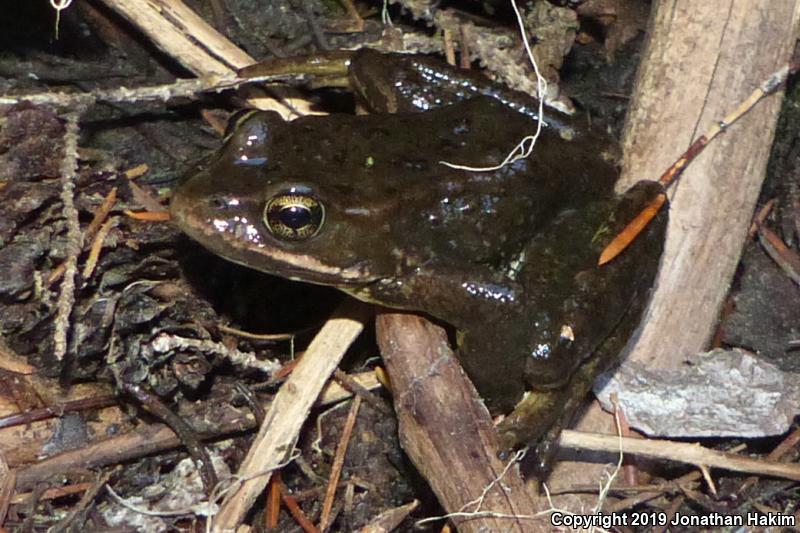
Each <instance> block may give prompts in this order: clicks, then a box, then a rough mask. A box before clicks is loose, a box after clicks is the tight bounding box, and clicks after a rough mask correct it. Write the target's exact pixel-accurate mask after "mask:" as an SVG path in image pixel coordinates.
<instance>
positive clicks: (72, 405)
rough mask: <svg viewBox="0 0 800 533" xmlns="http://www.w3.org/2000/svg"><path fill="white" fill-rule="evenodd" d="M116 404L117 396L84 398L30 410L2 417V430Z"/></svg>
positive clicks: (0, 426) (0, 418) (0, 420)
mask: <svg viewBox="0 0 800 533" xmlns="http://www.w3.org/2000/svg"><path fill="white" fill-rule="evenodd" d="M116 403H117V397H116V396H98V397H96V398H84V399H80V400H73V401H70V402H65V403H62V404H57V405H51V406H49V407H43V408H41V409H29V410H26V411H25V412H24V413H15V414H13V415H6V416H3V417H0V428H7V427H11V426H17V425H20V424H30V423H31V422H36V421H37V420H45V419H47V418H53V417H56V416H61V415H63V414H64V413H68V412H74V411H84V410H87V409H103V408H104V407H111V406H112V405H115V404H116Z"/></svg>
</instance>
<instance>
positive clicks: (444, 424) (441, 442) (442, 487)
mask: <svg viewBox="0 0 800 533" xmlns="http://www.w3.org/2000/svg"><path fill="white" fill-rule="evenodd" d="M376 327H377V333H378V344H379V346H380V348H381V353H382V354H383V358H384V362H385V364H386V367H387V369H388V371H389V375H390V376H391V380H392V389H393V390H394V404H395V410H396V411H397V417H398V422H399V432H400V442H401V445H402V446H403V449H404V450H405V451H406V453H407V454H408V455H409V457H410V458H411V460H412V461H413V462H414V464H415V465H416V467H417V469H419V471H420V473H421V474H422V475H423V476H424V477H425V479H426V480H427V481H428V483H430V485H431V487H432V488H433V491H434V492H435V493H436V496H437V497H438V498H439V502H440V503H441V504H442V506H443V507H444V508H445V510H446V511H447V512H448V513H454V512H470V511H479V512H485V511H492V512H495V513H499V514H504V515H518V516H522V515H524V516H526V517H528V519H509V518H492V517H479V518H456V519H454V520H453V521H454V523H455V524H456V525H457V527H458V530H459V531H460V532H462V533H464V532H477V531H549V530H550V526H549V521H548V520H547V515H544V516H543V517H542V519H541V520H536V521H532V520H530V517H531V516H532V515H534V514H535V513H536V512H537V511H541V510H543V509H544V508H546V507H547V505H546V504H545V503H544V502H543V501H541V500H539V501H536V500H535V499H534V497H533V496H532V494H531V492H530V491H529V489H528V488H526V486H525V483H524V482H523V480H522V478H521V477H520V476H519V473H518V471H517V469H516V468H515V467H514V468H510V469H508V471H507V472H506V473H505V475H504V476H502V480H501V481H500V482H496V480H497V479H498V478H500V477H501V475H502V474H503V471H504V469H505V468H506V464H505V463H504V462H503V461H501V460H500V459H498V452H499V443H498V436H497V431H496V430H495V428H494V426H493V425H492V419H491V417H490V416H489V412H488V411H487V410H486V407H485V406H484V404H483V402H482V401H481V400H480V398H479V397H478V395H477V392H476V391H475V388H474V387H473V386H472V383H471V382H470V381H469V380H468V379H467V377H466V375H465V374H464V372H463V370H462V369H461V366H460V365H459V364H458V362H457V361H456V359H455V357H454V355H453V352H452V351H451V350H450V346H449V345H448V342H447V335H446V334H445V332H444V331H443V330H442V329H441V328H440V327H438V326H435V325H433V324H432V323H430V322H428V321H427V320H425V319H424V318H422V317H420V316H417V315H412V314H405V313H399V312H395V313H393V312H385V313H381V314H380V315H378V318H377V325H376ZM492 483H494V485H492ZM490 485H491V486H492V488H491V490H489V491H487V493H486V495H485V498H484V500H483V503H482V505H480V506H479V507H478V506H475V505H472V504H471V502H473V501H475V500H478V499H479V498H480V497H481V495H482V494H483V492H484V489H485V488H486V487H489V486H490Z"/></svg>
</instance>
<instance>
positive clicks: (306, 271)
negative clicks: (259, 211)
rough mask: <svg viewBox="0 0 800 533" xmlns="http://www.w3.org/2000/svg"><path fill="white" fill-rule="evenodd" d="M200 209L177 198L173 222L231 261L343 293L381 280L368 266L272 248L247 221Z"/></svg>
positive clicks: (209, 248) (180, 196)
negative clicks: (225, 218)
mask: <svg viewBox="0 0 800 533" xmlns="http://www.w3.org/2000/svg"><path fill="white" fill-rule="evenodd" d="M198 207H199V206H197V205H194V204H193V202H191V201H190V200H188V199H187V198H186V197H185V196H182V195H180V194H178V195H175V197H174V198H173V202H172V205H171V206H170V212H171V216H172V219H173V220H174V221H175V223H176V224H177V225H178V226H179V227H180V228H181V230H182V231H183V232H184V233H186V234H187V235H188V236H189V237H191V238H192V239H193V240H195V241H197V242H199V243H200V244H202V245H203V246H204V247H205V248H207V249H208V250H210V251H211V252H213V253H214V254H216V255H219V256H220V257H223V258H224V259H227V260H228V261H231V262H233V263H237V264H240V265H242V266H245V267H247V268H252V269H254V270H259V271H261V272H266V273H267V274H272V275H276V276H280V277H283V278H288V279H291V280H293V281H302V282H306V283H315V284H318V285H328V286H333V287H337V288H340V289H343V290H354V289H355V290H357V289H358V288H359V287H362V286H364V285H366V284H369V283H372V282H374V281H376V280H377V279H378V278H377V277H375V276H372V275H370V272H369V271H368V269H367V265H366V263H361V262H358V263H354V264H352V265H347V266H336V265H330V264H327V263H325V262H323V261H320V260H319V259H318V258H316V257H314V256H311V255H307V254H303V253H298V252H293V251H287V250H283V249H281V248H278V247H276V246H270V245H269V244H266V243H264V242H263V239H262V237H261V235H260V233H259V232H255V231H251V230H249V228H248V225H247V223H246V221H245V222H244V224H242V223H241V222H237V223H236V224H234V223H230V221H221V220H218V219H216V218H215V217H213V216H209V215H208V214H206V213H205V212H204V210H203V209H202V208H198Z"/></svg>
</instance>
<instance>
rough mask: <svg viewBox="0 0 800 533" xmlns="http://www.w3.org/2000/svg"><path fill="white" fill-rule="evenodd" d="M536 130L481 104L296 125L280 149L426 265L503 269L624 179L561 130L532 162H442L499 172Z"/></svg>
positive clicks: (543, 141) (488, 102)
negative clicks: (567, 215) (562, 213)
mask: <svg viewBox="0 0 800 533" xmlns="http://www.w3.org/2000/svg"><path fill="white" fill-rule="evenodd" d="M535 129H536V123H535V122H534V121H532V120H531V119H530V118H529V117H527V116H525V115H522V114H520V113H517V112H515V111H513V110H510V109H508V108H507V107H505V106H503V105H502V104H500V103H499V102H497V101H496V100H493V99H490V98H486V97H478V98H473V99H471V100H468V101H466V102H463V103H458V104H454V105H451V106H446V107H443V108H440V109H437V110H433V111H430V112H426V113H400V114H393V115H386V114H383V115H368V116H358V117H353V116H341V115H335V116H331V117H328V118H327V119H325V118H319V117H314V118H306V119H299V120H296V121H295V122H293V123H292V128H291V129H287V131H286V136H280V135H276V137H275V139H274V140H273V142H274V143H275V147H274V149H275V151H276V152H278V153H281V154H284V155H283V156H282V157H283V159H287V158H288V159H289V160H291V161H293V163H292V164H291V170H290V173H291V174H292V175H293V176H295V177H296V179H298V180H302V179H307V178H308V177H309V176H313V177H314V179H315V180H316V181H318V182H319V190H320V192H321V193H322V194H325V195H328V196H330V197H331V199H330V201H329V202H328V203H329V204H330V205H338V206H348V207H349V208H350V209H358V208H359V207H360V206H362V207H363V206H369V207H368V208H369V209H370V210H371V211H372V214H373V220H380V221H382V222H386V223H388V224H389V226H390V231H391V233H392V234H393V237H392V238H391V239H390V240H399V241H402V242H406V241H407V240H408V238H407V237H406V236H407V235H415V236H416V238H415V242H416V248H417V252H418V253H419V255H420V256H423V257H424V256H429V257H433V256H436V257H437V258H439V259H442V258H447V257H448V256H454V258H456V259H458V260H459V261H461V260H463V258H464V257H469V258H473V259H474V260H475V261H477V262H502V261H503V260H504V259H507V257H508V256H509V255H510V254H516V253H517V252H518V251H519V248H520V247H521V246H523V245H524V243H525V242H526V241H527V239H528V236H529V235H531V234H533V233H534V232H535V231H536V229H537V228H538V227H539V226H541V225H542V223H543V222H544V221H546V220H547V219H548V218H550V217H552V216H554V215H555V213H557V212H558V211H559V210H560V209H562V206H564V205H570V206H571V207H579V206H580V205H581V203H583V202H586V201H590V200H593V199H595V198H597V197H600V196H609V195H610V194H611V190H612V187H613V183H614V182H615V181H616V177H617V170H616V168H615V166H614V164H613V162H611V161H609V160H608V158H606V157H605V156H603V155H602V153H601V152H602V149H603V148H605V147H607V146H609V145H610V144H609V142H608V141H607V140H606V139H605V138H604V137H603V136H602V135H597V136H595V137H596V139H597V142H596V143H595V144H594V145H590V146H586V145H585V144H584V143H583V142H582V143H580V145H578V144H577V143H575V144H573V143H570V142H569V141H565V140H564V139H562V138H561V137H560V135H559V133H558V132H556V131H555V130H553V129H552V128H545V129H544V130H543V132H542V134H541V136H540V137H539V139H538V141H537V145H536V147H535V149H534V152H533V154H532V155H531V156H530V157H529V158H526V159H521V160H519V161H516V162H514V163H511V164H509V165H507V166H505V167H504V168H501V169H496V170H485V171H470V170H462V169H454V168H452V167H449V166H447V165H445V164H444V163H443V162H447V163H451V164H457V165H462V166H467V167H478V168H486V167H493V166H496V165H497V164H498V163H499V162H502V161H503V160H504V159H505V158H506V156H507V155H508V153H509V152H510V151H512V150H513V149H514V147H515V146H516V145H517V144H518V143H519V142H520V140H521V139H523V138H524V137H525V136H526V135H530V134H531V133H532V132H534V131H535ZM598 149H600V150H599V151H598ZM292 152H296V155H295V156H290V155H289V154H291V153H292ZM287 177H289V176H287V175H286V172H284V176H283V178H284V179H286V178H287ZM323 191H324V192H323ZM412 212H413V213H414V216H409V214H410V213H412Z"/></svg>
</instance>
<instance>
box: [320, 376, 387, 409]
mask: <svg viewBox="0 0 800 533" xmlns="http://www.w3.org/2000/svg"><path fill="white" fill-rule="evenodd" d="M333 377H334V378H335V379H336V381H338V382H339V383H341V384H342V386H344V388H345V389H347V390H349V391H350V392H352V393H353V394H355V395H356V396H360V397H361V399H362V400H364V401H365V402H367V403H368V404H370V405H371V406H372V407H374V408H375V409H376V410H377V411H379V412H380V413H382V414H384V415H387V416H391V415H392V414H394V411H392V409H391V408H390V407H389V406H388V405H386V403H385V402H384V401H383V399H382V398H380V397H378V396H377V395H375V394H372V393H371V392H370V391H369V389H367V388H366V387H365V386H363V385H362V384H361V383H359V382H358V381H357V380H356V379H354V378H352V377H351V376H349V375H348V374H347V373H346V372H343V371H342V370H340V369H338V368H337V369H336V370H334V371H333Z"/></svg>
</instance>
